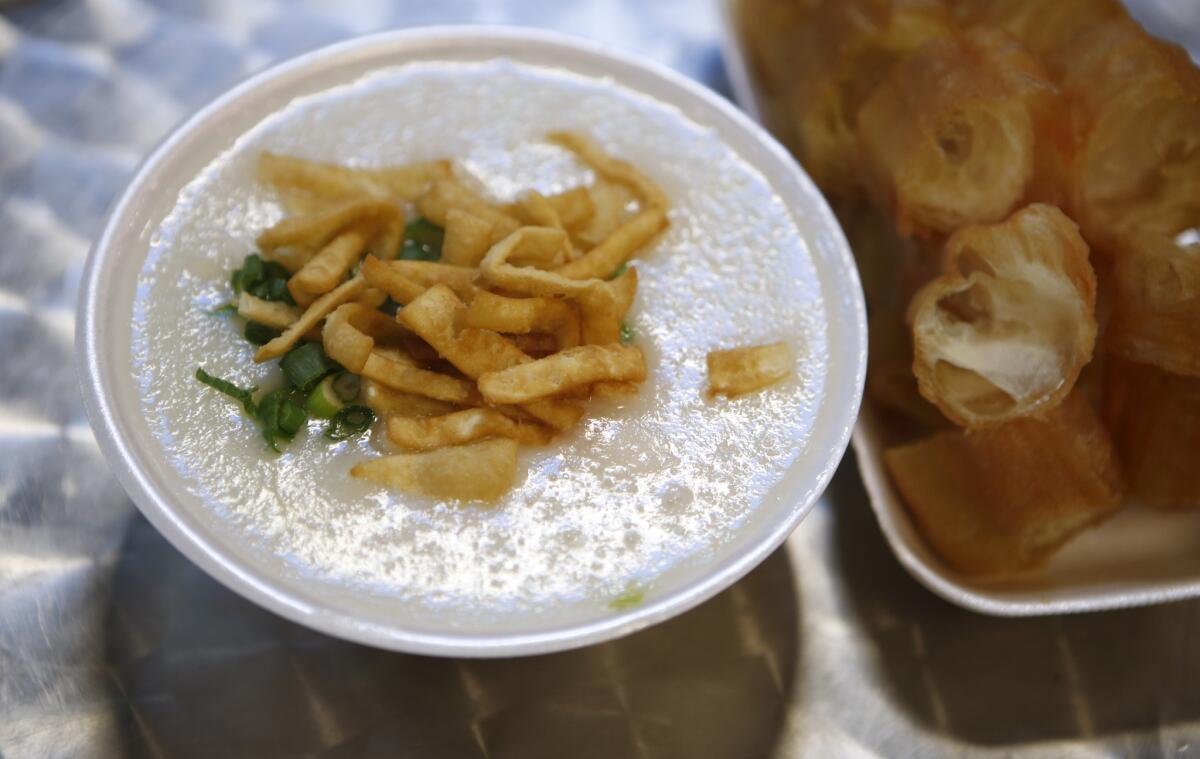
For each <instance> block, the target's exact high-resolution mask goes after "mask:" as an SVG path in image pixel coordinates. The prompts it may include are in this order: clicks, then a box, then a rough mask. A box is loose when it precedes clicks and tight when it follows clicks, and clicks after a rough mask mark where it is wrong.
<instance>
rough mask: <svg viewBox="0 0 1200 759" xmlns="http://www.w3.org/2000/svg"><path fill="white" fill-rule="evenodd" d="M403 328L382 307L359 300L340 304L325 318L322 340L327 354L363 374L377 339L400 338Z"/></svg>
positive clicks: (396, 340) (388, 340)
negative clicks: (367, 305)
mask: <svg viewBox="0 0 1200 759" xmlns="http://www.w3.org/2000/svg"><path fill="white" fill-rule="evenodd" d="M404 334H405V333H404V330H403V329H402V328H401V327H400V325H398V324H396V322H395V321H393V320H392V319H390V318H388V316H387V315H386V314H384V313H382V312H380V311H376V310H375V309H372V308H367V307H366V306H363V305H362V304H360V303H346V304H344V305H341V306H339V307H338V308H337V309H336V310H334V312H333V313H331V314H330V315H329V316H327V317H326V318H325V326H324V328H323V329H322V330H321V340H322V342H323V344H324V347H325V354H326V355H327V356H329V357H330V358H332V359H333V360H334V361H336V362H338V363H339V364H341V365H342V366H344V367H346V369H347V370H349V371H351V372H354V373H355V374H361V373H362V370H363V366H364V365H365V364H366V362H367V358H368V357H369V356H370V355H371V351H372V350H374V349H375V342H376V339H377V338H378V339H381V340H383V341H385V342H398V341H399V340H400V339H401V338H402V337H403V335H404Z"/></svg>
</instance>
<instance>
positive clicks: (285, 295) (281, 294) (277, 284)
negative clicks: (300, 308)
mask: <svg viewBox="0 0 1200 759" xmlns="http://www.w3.org/2000/svg"><path fill="white" fill-rule="evenodd" d="M287 283H288V281H287V280H286V279H281V278H278V277H276V278H275V279H268V280H267V300H277V301H282V302H284V303H287V304H288V305H295V303H296V301H295V299H294V298H292V291H291V290H289V289H288V286H287Z"/></svg>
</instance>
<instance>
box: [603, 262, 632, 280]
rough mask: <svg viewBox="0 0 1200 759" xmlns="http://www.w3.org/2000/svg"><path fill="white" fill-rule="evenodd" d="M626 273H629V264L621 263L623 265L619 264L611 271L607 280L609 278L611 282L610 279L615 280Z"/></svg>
mask: <svg viewBox="0 0 1200 759" xmlns="http://www.w3.org/2000/svg"><path fill="white" fill-rule="evenodd" d="M627 271H629V262H628V261H627V262H625V263H623V264H621V265H620V266H618V267H617V268H616V269H613V273H612V274H609V275H608V278H609V279H610V280H612V279H616V278H617V277H620V276H621V275H622V274H624V273H625V272H627Z"/></svg>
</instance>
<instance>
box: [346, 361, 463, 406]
mask: <svg viewBox="0 0 1200 759" xmlns="http://www.w3.org/2000/svg"><path fill="white" fill-rule="evenodd" d="M362 376H364V377H366V378H367V379H372V380H375V381H376V382H378V383H380V384H381V385H386V386H387V387H389V388H391V389H393V390H399V391H401V392H405V393H412V394H414V395H423V396H425V397H427V398H434V399H436V400H439V401H446V402H447V403H458V404H461V405H467V404H470V403H472V402H473V400H474V399H475V398H476V397H477V395H476V393H475V388H474V386H473V385H472V384H471V383H470V382H466V381H465V380H461V379H458V378H457V377H449V376H447V375H445V374H438V373H437V372H430V371H426V370H425V369H421V368H418V367H416V366H413V365H411V364H407V363H404V362H401V361H397V360H395V358H393V357H390V356H388V355H387V354H385V353H383V352H381V351H379V350H378V349H376V350H373V351H371V354H370V355H369V356H367V360H366V362H365V363H364V364H363V368H362Z"/></svg>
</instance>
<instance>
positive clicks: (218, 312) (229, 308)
mask: <svg viewBox="0 0 1200 759" xmlns="http://www.w3.org/2000/svg"><path fill="white" fill-rule="evenodd" d="M236 313H237V304H235V303H226V304H225V305H223V306H217V307H216V308H214V309H213V310H212V311H209V312H208V315H209V316H228V315H230V314H236Z"/></svg>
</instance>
